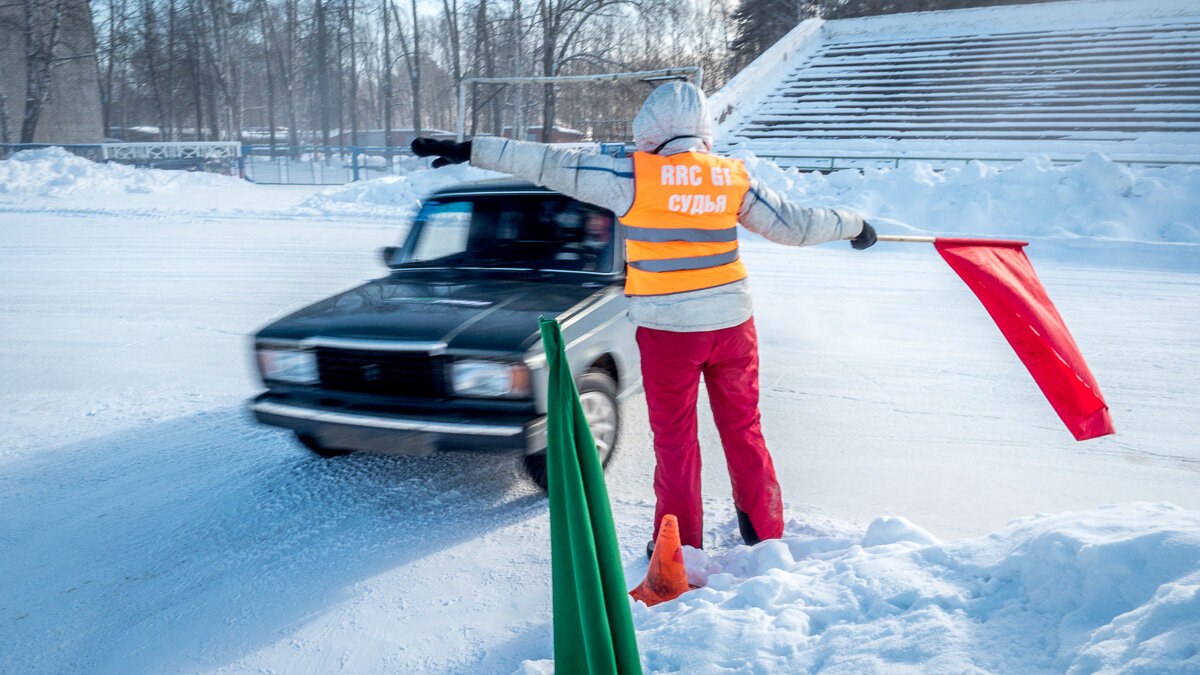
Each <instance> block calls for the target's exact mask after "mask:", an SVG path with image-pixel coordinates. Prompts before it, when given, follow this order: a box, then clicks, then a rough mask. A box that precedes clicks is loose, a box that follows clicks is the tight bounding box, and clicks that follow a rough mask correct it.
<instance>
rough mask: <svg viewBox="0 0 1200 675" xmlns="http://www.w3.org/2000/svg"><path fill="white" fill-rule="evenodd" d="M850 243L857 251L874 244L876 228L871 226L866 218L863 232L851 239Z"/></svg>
mask: <svg viewBox="0 0 1200 675" xmlns="http://www.w3.org/2000/svg"><path fill="white" fill-rule="evenodd" d="M850 245H851V246H853V247H854V249H855V250H857V251H861V250H863V249H864V248H871V247H872V246H874V245H875V228H873V227H871V225H870V224H869V223H867V221H865V220H864V221H863V229H862V232H859V233H858V236H857V237H855V238H853V239H851V240H850Z"/></svg>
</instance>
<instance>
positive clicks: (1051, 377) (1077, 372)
mask: <svg viewBox="0 0 1200 675" xmlns="http://www.w3.org/2000/svg"><path fill="white" fill-rule="evenodd" d="M1026 245H1027V243H1026V242H1023V241H998V240H990V239H944V238H941V237H938V239H937V240H936V241H935V242H934V246H935V247H936V248H937V250H938V253H941V254H942V257H943V258H945V260H946V262H947V263H949V264H950V267H951V268H953V269H954V271H955V272H957V273H958V276H960V277H962V280H963V281H965V282H966V284H967V286H969V287H970V288H971V290H972V291H974V292H975V295H976V296H977V297H978V298H979V300H980V301H981V302H982V303H983V306H984V307H985V308H986V309H987V311H988V314H991V315H992V320H993V321H995V322H996V325H997V326H998V327H999V328H1000V332H1001V333H1004V337H1005V338H1006V339H1007V340H1008V344H1010V345H1012V348H1013V350H1014V351H1016V352H1017V356H1018V357H1020V359H1021V362H1022V363H1024V364H1025V367H1026V368H1028V369H1029V374H1031V375H1033V379H1034V381H1036V382H1037V384H1038V386H1039V387H1041V389H1042V393H1043V394H1045V395H1046V398H1047V399H1048V400H1049V401H1050V405H1052V406H1054V411H1055V412H1056V413H1058V416H1059V417H1060V418H1062V421H1063V423H1064V424H1066V425H1067V428H1068V429H1070V430H1071V433H1072V434H1074V436H1075V440H1077V441H1083V440H1087V439H1089V438H1096V437H1098V436H1106V435H1108V434H1112V433H1116V432H1115V430H1114V429H1113V423H1112V418H1110V417H1109V416H1108V405H1107V404H1106V403H1105V402H1104V398H1103V397H1102V396H1101V395H1100V387H1099V386H1098V385H1097V384H1096V379H1095V378H1094V377H1092V373H1091V371H1089V370H1088V367H1087V363H1086V362H1085V361H1084V360H1083V355H1082V354H1080V353H1079V347H1077V346H1076V345H1075V340H1074V339H1073V338H1072V337H1071V333H1070V332H1068V331H1067V325H1066V324H1065V323H1063V320H1062V317H1061V316H1059V315H1058V310H1056V309H1055V308H1054V303H1052V302H1050V296H1049V295H1047V294H1046V289H1044V288H1042V284H1041V282H1039V281H1038V278H1037V273H1036V272H1034V271H1033V265H1032V264H1031V263H1030V262H1029V258H1027V257H1026V256H1025V251H1023V250H1021V249H1022V248H1023V247H1024V246H1026Z"/></svg>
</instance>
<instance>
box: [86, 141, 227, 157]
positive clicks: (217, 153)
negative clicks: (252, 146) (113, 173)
mask: <svg viewBox="0 0 1200 675" xmlns="http://www.w3.org/2000/svg"><path fill="white" fill-rule="evenodd" d="M100 148H101V151H102V153H103V156H104V159H105V161H116V162H149V161H153V160H160V159H196V160H232V161H236V160H237V158H238V157H241V156H242V144H241V143H238V142H235V141H197V142H177V143H104V144H102V145H101V146H100Z"/></svg>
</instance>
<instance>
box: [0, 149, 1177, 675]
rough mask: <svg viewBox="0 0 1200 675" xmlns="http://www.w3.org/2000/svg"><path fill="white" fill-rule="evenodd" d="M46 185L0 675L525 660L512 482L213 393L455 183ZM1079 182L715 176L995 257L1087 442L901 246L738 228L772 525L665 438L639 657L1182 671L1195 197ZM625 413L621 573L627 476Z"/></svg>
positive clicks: (17, 308) (233, 393)
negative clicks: (778, 512) (770, 236)
mask: <svg viewBox="0 0 1200 675" xmlns="http://www.w3.org/2000/svg"><path fill="white" fill-rule="evenodd" d="M80 161H82V160H75V159H73V158H65V157H62V156H59V155H56V154H55V153H53V152H45V153H44V154H42V155H33V156H26V157H23V158H21V159H20V160H15V161H14V160H9V161H6V162H0V325H2V326H3V328H4V330H3V331H2V332H0V373H2V374H3V380H2V381H0V409H2V410H3V411H4V412H3V413H0V422H2V425H3V428H4V430H5V436H4V440H3V442H2V443H0V469H2V470H0V514H3V515H2V516H0V551H3V554H2V555H0V625H2V626H3V629H2V630H0V672H123V673H124V672H154V673H158V672H175V671H189V672H193V671H205V672H210V671H226V672H245V671H268V672H313V671H317V672H325V671H343V672H385V671H386V672H435V673H436V672H463V673H466V672H470V673H475V672H512V671H514V670H517V669H521V670H525V671H528V672H537V671H541V670H544V669H545V668H546V666H547V664H546V663H545V662H544V661H543V660H544V659H548V658H550V656H551V652H552V648H551V642H550V614H549V608H550V588H549V570H550V561H549V549H548V546H547V537H548V530H549V523H548V519H547V511H546V504H545V501H544V500H543V499H542V498H541V496H540V495H539V494H538V493H537V492H536V491H535V490H534V489H533V488H532V486H531V485H530V484H528V483H527V482H525V481H524V479H522V477H521V475H520V471H519V467H518V464H517V461H516V460H515V459H513V458H509V457H486V456H484V457H481V456H477V455H470V456H464V455H454V454H448V455H441V456H435V457H431V458H425V459H419V460H418V459H405V458H390V457H371V456H350V457H344V458H338V459H335V460H324V459H321V458H317V457H313V456H311V455H310V454H309V453H308V452H307V451H306V450H304V449H303V448H300V447H299V446H297V445H295V444H294V443H293V442H292V441H291V439H290V438H289V437H288V435H287V434H285V433H283V432H279V431H275V430H272V429H268V428H263V427H259V426H256V425H255V424H253V423H252V422H251V421H250V419H249V418H248V416H247V415H246V413H245V411H244V409H243V407H242V403H243V401H244V400H245V399H246V398H248V397H250V396H252V395H253V394H254V393H256V392H257V390H258V383H257V382H256V381H255V378H254V376H253V373H252V367H251V360H250V357H249V351H248V346H249V343H248V336H249V335H250V334H252V333H253V331H254V330H255V329H256V328H257V327H259V326H260V325H262V324H263V323H265V322H267V321H268V320H270V319H271V318H272V317H275V316H278V315H280V314H282V313H284V312H286V311H289V310H291V309H295V308H297V307H299V306H302V305H304V304H306V303H308V302H311V301H313V300H316V299H319V298H320V297H323V296H324V295H326V294H328V293H332V292H334V291H336V290H340V289H343V288H345V287H347V286H350V285H352V284H355V283H357V282H359V281H361V280H364V279H367V278H370V277H373V276H377V275H379V274H381V273H382V269H381V268H380V267H379V266H378V264H377V262H376V255H375V249H376V248H377V247H379V246H384V245H388V244H392V243H395V241H396V239H397V237H398V236H399V235H400V234H401V233H402V232H403V230H404V227H405V221H404V217H405V215H406V214H409V213H411V210H412V208H413V205H414V200H415V199H417V198H418V197H419V195H420V194H421V193H422V192H423V191H425V190H427V189H430V188H431V187H433V186H436V185H440V184H446V183H449V182H453V181H456V180H462V179H464V178H470V177H476V176H479V175H482V174H481V173H480V172H475V171H474V170H473V169H469V168H467V167H456V168H452V169H442V170H438V171H435V172H421V173H416V174H411V175H410V176H408V177H400V178H387V179H381V180H380V181H372V182H370V183H361V184H356V185H351V186H346V187H344V188H334V189H328V190H326V191H324V192H318V190H319V188H279V187H261V186H254V185H250V184H247V183H244V182H240V181H237V180H234V179H227V178H219V177H211V176H194V175H180V174H165V175H164V174H162V173H161V172H148V171H144V172H137V173H126V171H127V170H125V169H123V168H121V167H97V166H94V165H86V164H79V163H78V162H80ZM752 161H753V160H752ZM1089 162H1090V163H1088V164H1085V165H1084V166H1081V167H1074V168H1065V169H1053V168H1051V167H1049V166H1046V165H1044V164H1039V163H1038V161H1037V160H1031V161H1030V162H1027V163H1026V164H1025V165H1022V166H1021V167H1017V168H1013V169H1006V170H1003V171H998V170H996V169H994V168H992V167H985V166H976V167H968V168H965V169H962V170H960V172H959V173H937V174H934V173H931V172H925V171H922V170H921V169H920V167H916V168H906V169H903V170H901V171H894V172H875V173H870V172H869V173H868V174H867V175H865V176H864V175H862V174H858V173H855V172H845V173H839V174H834V175H832V176H827V177H821V176H816V175H799V174H795V173H789V174H784V173H782V172H778V171H777V170H775V169H773V167H771V166H768V165H766V164H760V165H758V166H757V167H756V168H755V170H756V171H758V172H759V173H760V174H762V175H764V176H765V177H766V178H767V180H768V181H770V182H771V183H772V184H773V185H776V186H777V187H780V188H781V189H786V190H787V191H788V192H789V194H790V195H791V196H792V197H793V198H794V199H797V200H801V201H804V202H805V203H811V204H829V205H844V206H849V207H853V208H860V209H862V210H863V211H864V212H865V213H866V214H867V215H868V216H870V217H872V218H874V219H875V220H876V222H878V223H879V224H880V229H881V230H883V231H891V232H904V231H909V230H923V231H953V232H961V233H968V232H970V233H979V234H992V235H1004V236H1019V237H1024V238H1029V239H1030V240H1031V242H1032V244H1031V246H1030V247H1029V249H1028V251H1029V255H1030V258H1031V259H1032V260H1033V263H1034V265H1035V267H1036V268H1037V269H1038V271H1039V273H1040V275H1041V278H1042V280H1043V283H1044V284H1045V286H1046V288H1047V289H1048V291H1049V292H1050V295H1051V297H1052V298H1054V300H1055V301H1056V303H1057V305H1058V308H1059V310H1060V311H1061V313H1062V314H1063V316H1064V318H1065V319H1066V321H1067V323H1068V325H1069V326H1070V327H1071V329H1072V332H1073V333H1074V335H1075V338H1076V340H1077V341H1078V342H1079V344H1080V346H1081V348H1082V350H1083V353H1084V355H1085V356H1086V357H1087V358H1088V361H1089V363H1090V365H1091V366H1092V369H1093V371H1094V372H1095V374H1096V376H1097V379H1098V380H1099V382H1100V385H1101V387H1102V389H1103V391H1104V394H1105V395H1106V397H1107V399H1108V401H1109V403H1110V405H1111V407H1112V411H1113V418H1114V421H1115V423H1116V425H1117V429H1118V435H1116V436H1112V437H1106V438H1102V439H1097V440H1094V441H1089V442H1086V443H1075V442H1074V441H1073V440H1072V439H1071V436H1070V434H1069V433H1068V432H1067V431H1066V430H1065V429H1064V428H1063V427H1062V425H1061V423H1060V422H1059V421H1058V419H1057V418H1056V417H1055V415H1054V413H1053V411H1052V410H1051V409H1050V406H1049V405H1048V404H1047V403H1046V402H1045V400H1044V399H1043V398H1042V397H1041V394H1040V392H1038V390H1037V388H1036V387H1035V386H1034V385H1033V383H1032V380H1031V379H1030V378H1029V376H1028V374H1027V373H1026V372H1025V371H1024V370H1023V368H1022V367H1021V365H1020V363H1019V362H1018V361H1017V359H1016V358H1015V356H1013V355H1012V353H1011V351H1010V350H1009V348H1008V346H1007V344H1006V343H1005V342H1004V340H1003V338H1002V337H1001V336H1000V335H999V333H998V331H997V330H996V329H995V327H994V326H992V325H991V324H990V322H989V320H988V319H987V316H986V314H985V313H984V312H983V309H982V308H981V307H980V306H979V304H978V302H977V301H976V300H975V298H974V297H973V296H972V295H971V293H970V291H969V290H967V289H966V288H965V287H964V286H963V285H962V284H961V282H959V281H958V279H957V277H955V276H954V274H953V273H952V272H951V271H950V270H949V269H948V268H946V267H945V265H944V264H943V263H942V262H941V260H940V258H938V257H937V255H936V254H935V253H934V252H933V251H932V250H931V249H930V248H929V247H927V246H917V245H900V244H894V245H886V244H880V245H878V246H876V247H875V248H873V249H871V250H869V251H865V252H855V251H852V250H850V249H849V247H848V246H846V245H844V244H830V245H825V246H820V247H815V248H811V249H805V250H798V249H791V248H785V247H780V246H775V245H772V244H769V243H767V242H764V241H762V240H759V239H757V238H753V237H748V238H747V241H745V243H744V253H745V257H746V260H747V264H748V266H749V268H750V271H751V275H752V284H753V287H754V291H755V298H756V303H757V315H756V320H757V322H758V325H759V334H760V337H761V340H762V363H763V374H762V386H763V392H764V393H763V402H762V409H763V417H764V425H765V429H766V434H767V439H768V442H769V443H770V444H771V447H772V452H773V454H774V456H775V460H776V464H777V467H778V469H779V475H780V480H781V483H782V484H783V487H784V496H785V502H786V504H787V508H788V515H789V518H790V522H789V525H788V528H787V532H786V535H785V537H784V539H783V540H782V541H780V542H769V543H766V544H763V545H760V546H758V547H756V548H754V549H747V548H745V547H742V546H740V545H739V544H738V543H739V539H738V536H737V534H736V531H737V528H736V523H735V520H734V518H733V509H732V505H731V504H730V503H729V498H728V478H727V476H726V474H725V472H724V468H723V461H722V459H721V455H720V450H719V444H718V441H717V438H716V433H715V430H714V429H713V428H712V425H711V422H708V421H707V412H706V411H704V412H702V416H704V417H705V418H706V420H705V425H704V426H703V427H702V442H703V444H704V448H705V459H706V468H705V474H704V478H705V489H706V497H707V500H708V501H707V503H708V514H709V518H708V527H707V531H706V532H707V533H706V538H705V540H706V544H707V547H708V548H707V549H706V550H704V551H689V552H688V554H687V555H688V559H689V564H690V570H691V573H692V575H693V581H695V582H703V583H705V584H706V588H704V589H702V590H699V591H695V592H692V593H689V594H687V595H685V596H683V597H681V598H680V599H678V600H676V601H673V602H670V603H665V604H663V605H660V606H657V607H654V608H644V607H640V606H639V607H635V609H634V620H635V623H636V626H637V629H638V637H639V641H640V647H641V651H642V654H643V658H644V663H645V664H646V666H647V668H648V670H650V671H654V672H709V671H713V670H717V669H726V670H730V671H732V672H801V671H812V670H819V669H826V670H830V671H834V672H872V671H874V672H902V671H906V670H907V671H912V672H969V671H989V672H1015V671H1020V672H1041V671H1048V672H1054V671H1064V670H1069V669H1075V670H1078V671H1079V672H1093V671H1096V670H1105V669H1109V670H1118V669H1121V668H1127V669H1137V668H1140V669H1142V670H1144V671H1148V672H1189V671H1190V672H1195V671H1197V670H1200V448H1198V447H1197V443H1196V440H1197V438H1198V437H1200V415H1198V414H1197V406H1196V403H1195V401H1197V400H1200V349H1198V347H1200V301H1198V298H1200V295H1198V291H1200V243H1198V242H1200V237H1198V235H1197V232H1198V231H1200V216H1198V215H1197V214H1200V190H1198V189H1196V181H1197V177H1198V176H1200V173H1198V172H1196V170H1187V169H1178V170H1162V171H1160V172H1157V173H1156V172H1150V171H1133V172H1130V173H1121V172H1125V171H1128V170H1126V169H1122V168H1120V167H1115V166H1114V165H1112V164H1110V163H1107V162H1105V161H1103V160H1102V159H1101V158H1099V157H1096V158H1092V159H1090V160H1089ZM128 171H132V170H128ZM956 213H959V214H962V217H961V219H960V218H958V217H957V216H956ZM625 413H626V415H627V417H626V420H627V426H626V427H625V435H624V440H623V442H622V445H621V447H620V448H619V451H618V452H619V454H618V456H617V458H616V459H615V460H614V462H613V465H612V466H611V467H610V469H609V489H610V492H611V494H612V496H613V509H614V515H615V518H616V521H617V527H618V536H619V538H620V540H621V544H622V552H623V555H624V557H625V560H626V561H627V565H626V574H627V577H628V582H629V583H630V585H633V584H636V583H637V582H638V581H640V579H641V576H642V575H643V574H644V572H645V567H646V564H645V561H644V559H643V557H642V550H643V548H644V545H645V541H646V539H647V538H648V536H649V531H650V527H651V523H650V518H651V515H652V513H653V502H652V496H651V491H650V475H651V469H652V465H653V460H652V456H651V452H650V438H649V430H648V429H647V426H646V424H645V422H644V415H645V410H644V405H643V404H642V403H641V402H640V401H639V400H633V401H631V402H630V403H629V404H628V406H627V408H626V410H625ZM1107 504H1116V505H1115V506H1108V507H1105V506H1104V505H1107ZM1169 504H1173V505H1174V506H1171V505H1169ZM1064 512H1072V513H1064ZM1013 519H1017V520H1015V521H1014V520H1013ZM1010 521H1012V522H1010Z"/></svg>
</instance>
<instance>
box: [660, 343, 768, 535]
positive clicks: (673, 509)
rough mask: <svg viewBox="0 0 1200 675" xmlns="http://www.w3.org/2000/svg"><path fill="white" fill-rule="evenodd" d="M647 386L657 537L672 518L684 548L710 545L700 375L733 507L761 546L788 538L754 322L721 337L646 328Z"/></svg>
mask: <svg viewBox="0 0 1200 675" xmlns="http://www.w3.org/2000/svg"><path fill="white" fill-rule="evenodd" d="M637 341H638V347H639V348H640V351H641V354H642V379H643V381H644V385H645V388H646V405H647V407H648V408H649V409H650V428H651V430H653V432H654V456H655V459H656V460H657V466H656V467H655V470H654V494H655V496H657V498H658V506H657V507H656V508H655V512H654V537H655V539H657V538H658V526H659V524H660V523H661V522H662V517H663V515H665V514H668V513H671V514H674V515H675V517H676V518H678V519H679V534H680V538H681V539H682V541H683V543H684V544H685V545H688V546H694V547H697V548H698V547H700V546H701V545H702V544H703V533H704V512H703V506H702V503H701V497H700V439H699V438H698V436H697V434H696V396H697V393H698V391H699V386H700V375H701V374H703V375H704V384H705V386H706V387H707V388H708V400H709V403H710V404H711V406H712V412H713V420H714V421H715V422H716V424H717V431H718V432H719V433H720V435H721V445H722V446H724V448H725V462H726V464H728V466H729V478H730V481H731V482H732V483H733V503H734V505H735V506H737V508H738V509H740V510H741V511H742V512H744V513H745V514H746V515H747V516H749V518H750V522H751V524H753V525H754V530H755V532H756V533H757V534H758V536H759V537H760V538H762V539H774V538H778V537H780V536H782V535H783V501H782V498H781V497H780V493H779V481H777V480H776V479H775V465H774V464H773V463H772V462H771V455H770V453H768V452H767V444H766V442H765V441H764V440H763V436H762V427H761V425H760V423H759V414H758V336H757V334H756V333H755V331H754V320H753V319H751V320H749V321H747V322H745V323H743V324H741V325H739V326H734V327H732V328H723V329H721V330H712V331H701V332H697V333H680V332H674V331H665V330H656V329H653V328H643V327H639V328H638V329H637Z"/></svg>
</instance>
